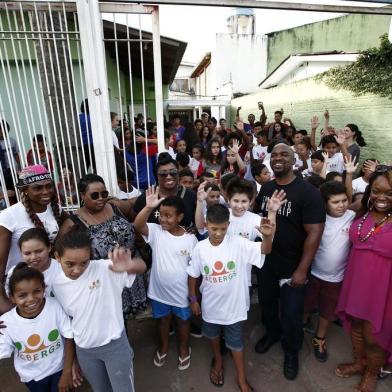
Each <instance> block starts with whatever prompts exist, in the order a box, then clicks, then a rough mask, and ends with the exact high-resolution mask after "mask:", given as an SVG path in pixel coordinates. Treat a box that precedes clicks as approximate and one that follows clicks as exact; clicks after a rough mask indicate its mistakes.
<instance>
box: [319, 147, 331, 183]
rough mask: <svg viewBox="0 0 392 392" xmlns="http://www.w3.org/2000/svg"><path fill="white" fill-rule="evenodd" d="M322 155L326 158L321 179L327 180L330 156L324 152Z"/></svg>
mask: <svg viewBox="0 0 392 392" xmlns="http://www.w3.org/2000/svg"><path fill="white" fill-rule="evenodd" d="M321 154H322V155H323V157H324V162H323V168H322V169H321V173H320V177H322V178H324V179H325V178H326V177H327V167H328V160H329V156H328V153H327V152H322V153H321Z"/></svg>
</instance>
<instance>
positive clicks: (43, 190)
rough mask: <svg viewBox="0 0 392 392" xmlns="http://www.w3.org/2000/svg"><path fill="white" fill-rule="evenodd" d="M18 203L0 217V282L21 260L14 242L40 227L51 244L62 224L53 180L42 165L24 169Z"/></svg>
mask: <svg viewBox="0 0 392 392" xmlns="http://www.w3.org/2000/svg"><path fill="white" fill-rule="evenodd" d="M17 186H18V188H19V190H20V195H21V201H20V202H19V203H16V204H14V205H13V206H11V207H9V208H7V209H5V210H4V211H2V213H1V214H0V244H1V246H0V282H1V281H3V279H4V276H5V275H6V274H7V272H8V270H9V269H10V268H11V267H12V266H14V265H16V264H17V263H18V262H19V261H20V260H21V255H20V251H19V247H18V239H19V237H20V236H21V235H22V233H23V232H24V231H26V230H27V229H30V228H32V227H42V228H44V229H45V230H46V232H47V233H48V236H49V238H50V240H51V241H52V242H53V241H54V240H55V238H56V236H57V233H58V231H59V227H60V225H61V222H62V220H63V218H64V217H63V216H62V214H63V213H62V211H61V209H60V206H59V203H58V200H57V196H56V192H55V190H54V185H53V180H52V177H51V175H50V173H49V172H48V170H47V169H46V168H45V167H44V166H42V165H32V166H27V167H26V168H24V169H23V170H22V171H21V172H20V174H19V182H18V184H17Z"/></svg>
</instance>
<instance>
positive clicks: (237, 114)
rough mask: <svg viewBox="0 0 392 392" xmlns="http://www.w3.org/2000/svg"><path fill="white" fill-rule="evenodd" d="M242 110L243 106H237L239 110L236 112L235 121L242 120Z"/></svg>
mask: <svg viewBox="0 0 392 392" xmlns="http://www.w3.org/2000/svg"><path fill="white" fill-rule="evenodd" d="M240 111H241V106H239V107H238V108H237V112H236V114H235V121H236V122H237V121H241V119H240Z"/></svg>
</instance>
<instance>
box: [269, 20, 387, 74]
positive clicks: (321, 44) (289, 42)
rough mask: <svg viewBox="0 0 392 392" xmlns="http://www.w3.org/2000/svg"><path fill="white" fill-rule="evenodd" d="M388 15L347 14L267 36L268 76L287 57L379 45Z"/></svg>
mask: <svg viewBox="0 0 392 392" xmlns="http://www.w3.org/2000/svg"><path fill="white" fill-rule="evenodd" d="M390 21H391V17H390V16H383V15H382V16H380V15H347V16H342V17H340V18H335V19H330V20H325V21H322V22H317V23H312V24H307V25H304V26H300V27H295V28H292V29H288V30H283V31H278V32H275V33H271V34H269V37H268V63H267V75H269V74H270V73H271V72H272V71H273V70H274V69H275V68H276V67H277V66H278V65H279V64H280V63H281V62H282V61H283V60H284V59H285V58H286V57H287V56H290V55H292V54H299V53H314V52H324V51H333V50H338V51H345V52H356V51H358V50H364V49H367V48H370V47H373V46H378V44H379V37H380V35H382V34H384V33H387V32H388V31H389V24H390Z"/></svg>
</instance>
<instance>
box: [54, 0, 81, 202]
mask: <svg viewBox="0 0 392 392" xmlns="http://www.w3.org/2000/svg"><path fill="white" fill-rule="evenodd" d="M58 17H59V18H60V19H59V23H60V24H61V13H60V12H59V14H58ZM49 19H50V23H51V25H52V29H53V30H54V22H53V12H52V9H51V5H50V3H49ZM53 47H54V52H55V57H56V64H57V72H58V77H59V84H60V93H61V101H62V108H63V112H64V123H65V130H66V138H67V143H68V148H69V155H70V157H71V165H72V169H73V170H72V174H73V177H74V180H75V181H76V176H75V171H74V170H75V162H74V157H73V151H72V147H73V146H72V142H71V137H70V127H69V125H68V122H69V121H68V115H67V107H66V104H65V95H64V88H63V77H62V72H61V71H62V70H61V66H60V58H59V51H58V47H57V41H53ZM64 62H65V73H66V75H67V79H68V81H69V78H68V61H67V58H66V55H65V57H64ZM68 86H69V83H68ZM69 95H72V94H69ZM56 99H58V95H57V94H56ZM71 113H72V117H73V108H72V110H71ZM60 128H61V135H62V142H63V152H64V163H65V169H66V171H67V181H68V184H69V185H70V184H71V181H70V178H69V172H70V171H71V170H69V167H68V159H67V149H66V144H65V143H64V138H63V129H62V127H61V126H60ZM61 169H62V168H61ZM61 176H62V173H61ZM75 184H76V183H75ZM64 194H65V199H66V205H67V207H68V208H69V206H68V200H67V189H66V187H64Z"/></svg>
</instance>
